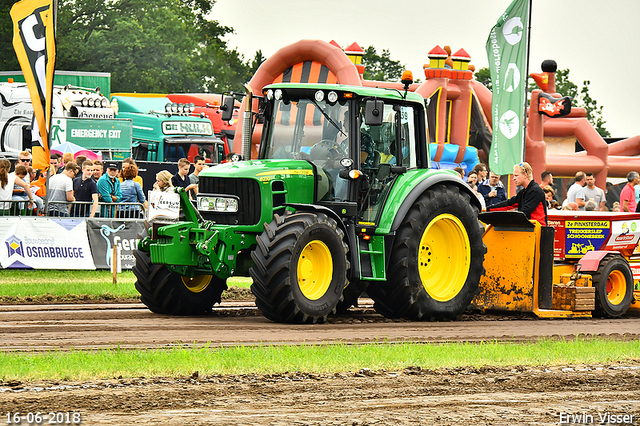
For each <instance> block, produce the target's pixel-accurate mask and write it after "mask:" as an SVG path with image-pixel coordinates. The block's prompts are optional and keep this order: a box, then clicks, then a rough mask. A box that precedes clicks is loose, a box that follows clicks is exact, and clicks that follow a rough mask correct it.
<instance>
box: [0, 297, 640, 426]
mask: <svg viewBox="0 0 640 426" xmlns="http://www.w3.org/2000/svg"><path fill="white" fill-rule="evenodd" d="M238 305H239V304H238V303H235V304H234V303H231V302H225V303H223V306H226V309H225V310H224V311H216V312H214V313H213V314H211V315H207V316H203V317H197V318H179V317H169V316H159V315H155V314H152V313H150V312H149V311H147V310H146V309H144V308H142V307H140V306H138V305H132V304H123V305H106V306H105V305H99V306H91V305H66V306H65V305H58V306H53V305H49V306H39V307H38V306H32V305H31V306H30V305H24V306H0V319H1V321H0V327H1V328H0V331H1V333H0V342H1V346H0V348H2V350H5V351H15V350H42V349H54V348H55V349H60V350H68V349H70V348H76V349H80V348H82V349H84V348H106V347H114V346H116V345H120V347H166V346H171V345H175V344H183V343H181V342H190V344H193V343H195V344H196V345H198V344H204V343H206V342H212V343H214V344H216V345H220V344H223V345H234V344H252V343H256V342H264V343H275V344H278V343H301V342H307V343H318V342H332V341H333V342H335V341H345V342H355V341H357V342H368V341H373V340H375V339H379V340H382V339H386V340H389V341H404V340H410V341H425V342H434V341H450V340H458V341H459V340H472V341H476V340H480V339H483V340H491V339H499V340H506V341H511V340H516V341H520V340H533V339H536V338H539V337H542V336H563V337H567V338H572V337H574V336H575V335H576V334H588V335H591V334H594V335H601V336H607V337H611V338H622V336H623V335H626V336H625V338H627V339H628V338H633V339H637V338H638V336H639V334H638V333H640V331H639V330H640V328H639V327H638V324H639V323H640V318H623V319H619V320H535V319H530V318H529V319H521V318H518V317H492V316H484V317H481V316H473V315H472V316H465V318H464V320H463V321H460V322H443V323H411V322H404V321H397V322H395V321H390V320H386V319H384V318H382V317H380V316H379V315H377V314H375V313H373V312H372V311H371V309H366V308H365V309H362V310H360V311H358V312H356V313H354V314H351V315H348V316H340V317H335V318H333V319H332V320H331V321H330V323H329V324H324V325H315V326H288V325H280V324H274V323H272V322H269V321H268V320H266V319H264V318H263V317H261V316H259V315H257V312H256V311H254V310H249V309H237V308H238ZM93 308H97V309H93ZM105 308H107V309H105ZM632 356H635V361H634V360H632V361H630V362H628V363H625V364H624V365H615V366H566V367H549V368H545V367H540V368H528V367H526V368H520V367H510V368H485V369H480V370H475V369H473V370H471V369H446V370H437V371H425V370H421V369H420V368H419V367H413V368H407V369H405V370H404V371H394V372H381V371H374V372H372V371H368V370H366V369H365V370H362V371H356V372H343V373H338V374H335V375H311V374H299V373H297V374H296V373H288V374H280V375H268V376H258V375H255V376H254V375H250V376H206V377H203V376H198V375H194V377H185V378H157V377H154V378H136V379H120V380H118V379H113V380H108V381H105V380H100V381H93V382H87V383H20V382H13V383H0V407H2V411H3V412H2V413H0V414H1V415H2V416H3V417H2V418H0V421H2V422H6V413H7V412H15V411H20V412H21V413H23V414H26V413H27V412H29V411H31V412H34V411H40V412H46V413H48V412H50V411H55V412H67V411H71V412H73V411H76V412H79V413H80V414H81V416H82V419H83V424H92V425H93V424H101V425H122V424H138V425H156V424H157V425H166V424H190V425H205V424H220V425H227V424H247V425H253V424H273V425H291V424H305V425H306V424H310V425H327V424H334V425H335V424H339V425H353V424H357V425H366V424H380V425H386V424H441V425H452V424H464V425H467V424H481V425H512V424H545V425H552V424H554V425H558V424H561V420H568V421H569V422H568V423H565V424H600V423H599V421H600V418H599V416H600V415H602V416H604V415H605V413H606V412H609V413H610V414H613V415H616V416H624V415H627V416H631V415H633V416H634V417H633V419H631V418H630V417H627V419H626V420H632V421H631V422H630V423H627V424H637V425H640V354H632ZM561 413H565V414H566V415H567V416H568V415H583V414H586V415H587V417H584V418H582V419H584V420H586V422H582V423H579V422H576V421H573V422H571V419H573V420H576V418H571V417H562V418H561V417H560V415H561ZM565 414H562V415H563V416H565ZM589 416H592V417H589ZM591 419H593V421H591V422H590V420H591ZM614 419H615V420H625V419H624V418H623V417H619V418H614ZM581 421H582V420H581ZM22 424H27V423H26V422H24V421H23V423H22Z"/></svg>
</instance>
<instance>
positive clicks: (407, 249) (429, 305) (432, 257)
mask: <svg viewBox="0 0 640 426" xmlns="http://www.w3.org/2000/svg"><path fill="white" fill-rule="evenodd" d="M485 252H486V248H485V246H484V244H483V242H482V231H481V228H480V227H479V226H478V212H477V209H476V208H475V207H474V206H473V205H472V203H471V199H470V196H469V194H467V193H461V192H460V191H459V189H458V187H456V186H454V185H447V184H439V185H436V186H434V187H432V188H430V189H429V190H428V191H426V192H425V193H424V194H423V195H421V196H420V197H419V198H418V199H417V200H416V202H415V203H414V204H413V206H412V207H411V209H410V210H409V212H408V213H407V216H406V217H405V218H404V220H403V222H402V224H401V225H400V227H399V228H398V231H397V233H396V237H395V239H394V243H393V247H392V248H391V256H390V259H389V269H388V271H387V281H386V282H377V283H375V284H370V285H369V287H368V289H367V293H368V294H369V296H371V298H372V299H373V300H374V302H375V305H374V307H375V309H376V311H378V312H379V313H381V314H383V315H384V316H386V317H390V318H408V319H411V320H423V319H427V320H440V319H454V318H457V317H459V316H460V315H461V314H462V313H463V312H464V311H465V309H466V308H467V307H468V306H469V303H471V300H472V299H473V297H474V296H475V295H476V293H477V292H478V283H479V281H480V277H481V276H482V274H483V273H484V267H483V265H482V263H483V260H484V253H485Z"/></svg>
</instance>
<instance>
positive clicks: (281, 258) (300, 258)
mask: <svg viewBox="0 0 640 426" xmlns="http://www.w3.org/2000/svg"><path fill="white" fill-rule="evenodd" d="M343 238H344V233H343V231H342V229H340V228H339V227H338V226H337V223H336V221H335V220H333V219H332V218H330V217H328V216H327V215H325V214H323V213H311V212H299V213H294V214H289V215H286V216H284V217H281V216H276V217H275V219H274V220H273V221H272V222H271V223H270V224H269V225H265V230H264V232H263V233H262V234H261V235H260V236H259V237H258V239H257V242H258V245H257V248H256V249H255V250H254V251H253V252H252V253H251V258H252V259H253V266H252V267H251V268H250V269H249V273H250V275H251V277H252V278H253V284H252V285H251V291H252V292H253V294H254V295H255V296H256V305H257V306H258V308H260V310H261V311H262V312H263V314H264V315H265V316H266V317H267V318H269V319H270V320H272V321H277V322H285V323H322V322H325V321H326V320H327V315H329V314H330V313H334V312H335V310H336V305H337V304H338V302H339V301H340V300H342V291H343V289H344V288H345V285H346V284H347V269H348V268H349V261H348V260H347V251H348V248H347V245H346V244H345V242H344V241H343Z"/></svg>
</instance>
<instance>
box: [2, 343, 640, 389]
mask: <svg viewBox="0 0 640 426" xmlns="http://www.w3.org/2000/svg"><path fill="white" fill-rule="evenodd" d="M639 361H640V341H637V340H635V341H614V340H606V339H602V338H593V339H584V338H580V337H579V338H577V339H575V340H570V341H563V340H562V341H558V340H543V341H539V342H536V343H525V344H515V343H500V342H484V343H480V344H476V343H447V344H418V343H401V344H384V343H376V344H369V345H346V344H332V345H302V346H236V347H228V348H211V347H199V348H173V349H169V350H120V349H115V350H100V351H71V352H59V351H56V352H46V353H36V352H32V353H27V354H25V353H3V354H0V379H1V380H4V381H8V380H21V381H25V380H26V381H34V380H45V379H51V380H89V379H92V380H93V379H109V378H114V377H120V376H122V377H124V378H126V377H141V376H144V377H148V376H185V375H191V374H192V373H193V372H194V371H198V372H199V373H200V375H211V374H223V375H226V374H266V373H284V372H294V371H295V372H313V373H332V372H345V371H359V370H360V369H362V368H369V369H371V370H372V371H377V370H385V371H399V370H402V369H404V368H406V367H410V366H419V367H421V368H426V369H439V368H445V367H449V368H455V367H467V366H470V367H482V366H510V365H521V366H538V365H567V364H608V363H614V362H634V363H637V362H639Z"/></svg>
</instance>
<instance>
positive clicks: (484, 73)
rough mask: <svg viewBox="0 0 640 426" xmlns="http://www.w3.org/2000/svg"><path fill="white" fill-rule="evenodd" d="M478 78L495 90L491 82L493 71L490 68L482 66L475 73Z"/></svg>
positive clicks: (487, 86) (488, 87)
mask: <svg viewBox="0 0 640 426" xmlns="http://www.w3.org/2000/svg"><path fill="white" fill-rule="evenodd" d="M475 77H476V80H477V81H479V82H480V83H482V85H484V86H485V87H486V88H487V89H489V90H493V85H492V84H491V71H489V68H487V67H482V68H480V69H479V70H478V71H476V74H475Z"/></svg>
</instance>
